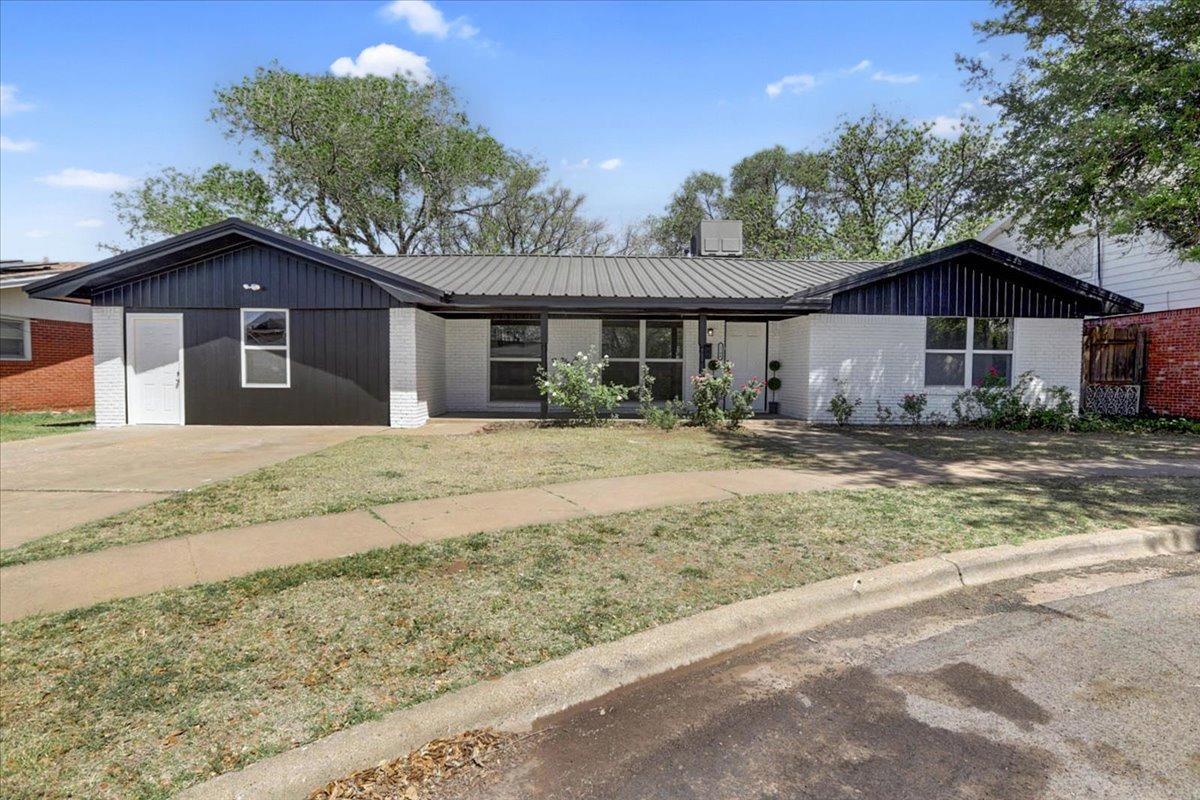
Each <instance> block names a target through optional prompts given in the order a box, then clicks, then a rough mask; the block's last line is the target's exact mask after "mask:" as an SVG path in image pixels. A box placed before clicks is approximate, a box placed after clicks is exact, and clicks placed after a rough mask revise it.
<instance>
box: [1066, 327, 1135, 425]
mask: <svg viewBox="0 0 1200 800" xmlns="http://www.w3.org/2000/svg"><path fill="white" fill-rule="evenodd" d="M1145 372H1146V331H1144V330H1143V329H1142V328H1141V326H1139V325H1125V326H1120V327H1118V326H1115V325H1098V326H1096V327H1094V328H1091V329H1090V330H1088V331H1087V333H1085V334H1084V337H1083V397H1082V398H1081V402H1082V405H1083V409H1084V410H1085V411H1094V412H1096V413H1099V414H1121V415H1132V414H1137V413H1138V412H1139V411H1140V410H1141V406H1142V377H1143V375H1144V374H1145Z"/></svg>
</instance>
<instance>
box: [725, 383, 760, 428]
mask: <svg viewBox="0 0 1200 800" xmlns="http://www.w3.org/2000/svg"><path fill="white" fill-rule="evenodd" d="M762 390H763V382H762V381H761V380H759V379H758V378H751V379H750V380H749V381H747V382H746V385H745V386H743V387H742V388H740V389H738V390H737V391H735V392H734V393H733V394H732V395H731V396H730V400H729V413H728V414H727V415H726V416H727V418H728V421H729V427H731V428H736V427H738V426H740V425H741V424H742V423H743V422H745V421H746V420H748V419H750V418H751V417H753V416H754V401H755V400H757V399H758V396H759V395H760V394H762Z"/></svg>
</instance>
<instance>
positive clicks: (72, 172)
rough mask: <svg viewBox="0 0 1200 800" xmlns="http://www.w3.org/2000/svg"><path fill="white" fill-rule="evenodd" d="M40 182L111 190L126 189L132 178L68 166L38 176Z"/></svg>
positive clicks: (114, 173)
mask: <svg viewBox="0 0 1200 800" xmlns="http://www.w3.org/2000/svg"><path fill="white" fill-rule="evenodd" d="M38 181H40V182H41V183H45V184H49V185H50V186H66V187H72V188H79V189H101V190H103V191H106V192H113V191H116V190H118V189H128V188H129V187H130V186H132V185H133V178H130V177H129V176H128V175H121V174H120V173H116V172H96V171H95V170H91V169H78V168H77V167H68V168H67V169H64V170H62V171H61V172H56V173H54V174H53V175H43V176H42V177H40V178H38Z"/></svg>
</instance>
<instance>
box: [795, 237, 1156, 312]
mask: <svg viewBox="0 0 1200 800" xmlns="http://www.w3.org/2000/svg"><path fill="white" fill-rule="evenodd" d="M964 257H974V258H978V259H983V260H985V261H987V262H991V264H992V265H993V266H992V271H993V272H994V271H995V267H1000V269H1002V270H1003V269H1008V270H1012V271H1014V272H1015V273H1017V274H1019V275H1021V276H1023V277H1024V278H1026V279H1029V278H1032V279H1033V280H1034V281H1037V282H1040V283H1043V284H1047V285H1050V286H1054V287H1056V288H1058V289H1061V290H1063V291H1065V292H1068V293H1070V294H1072V295H1075V296H1077V297H1078V298H1080V299H1081V300H1084V301H1085V305H1086V306H1087V308H1086V310H1085V313H1088V314H1124V313H1129V312H1132V311H1140V310H1141V309H1142V304H1141V303H1139V302H1137V301H1136V300H1131V299H1130V298H1128V297H1125V296H1124V295H1120V294H1117V293H1116V292H1110V291H1108V290H1107V289H1102V288H1100V287H1099V286H1096V285H1095V284H1091V283H1088V282H1086V281H1081V280H1079V279H1078V278H1073V277H1071V276H1070V275H1067V274H1065V273H1063V272H1059V271H1058V270H1053V269H1050V268H1049V267H1044V266H1042V265H1041V264H1038V263H1036V262H1033V261H1030V260H1029V259H1027V258H1022V257H1021V256H1018V255H1014V254H1012V253H1009V252H1007V251H1005V250H1001V249H999V248H997V247H993V246H991V245H990V244H985V243H983V242H981V241H979V240H978V239H966V240H964V241H961V242H956V243H954V244H951V245H947V246H945V247H939V248H938V249H937V250H930V251H929V252H927V253H921V254H920V255H916V256H911V257H909V258H905V259H901V260H900V261H896V262H893V263H890V264H882V265H876V266H874V267H872V268H870V269H866V270H863V271H860V272H858V273H857V274H854V275H848V276H845V277H842V278H839V279H836V280H833V281H830V282H828V283H823V284H820V285H817V286H811V287H809V288H806V289H802V290H800V291H798V292H796V294H795V295H793V296H792V298H791V299H790V300H789V301H788V302H787V305H786V307H788V308H803V307H807V306H809V305H811V303H812V302H813V301H817V300H829V299H831V298H832V297H833V296H834V295H836V294H839V293H841V292H847V291H849V290H852V289H857V288H860V287H863V286H866V285H868V284H874V283H880V282H882V281H885V280H887V279H889V278H895V277H898V276H900V275H904V274H906V273H911V272H915V271H917V270H921V269H925V268H927V267H930V266H933V265H935V264H940V263H944V262H948V261H953V260H956V259H962V258H964Z"/></svg>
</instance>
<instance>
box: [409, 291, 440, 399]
mask: <svg viewBox="0 0 1200 800" xmlns="http://www.w3.org/2000/svg"><path fill="white" fill-rule="evenodd" d="M415 324H416V335H417V362H416V369H417V398H418V399H419V400H423V401H424V402H425V410H426V413H427V415H429V416H433V415H434V414H441V413H443V412H444V411H445V410H446V320H445V319H443V318H442V317H439V316H437V315H436V314H430V313H428V312H426V311H421V310H419V309H418V310H417V312H416V320H415Z"/></svg>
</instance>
